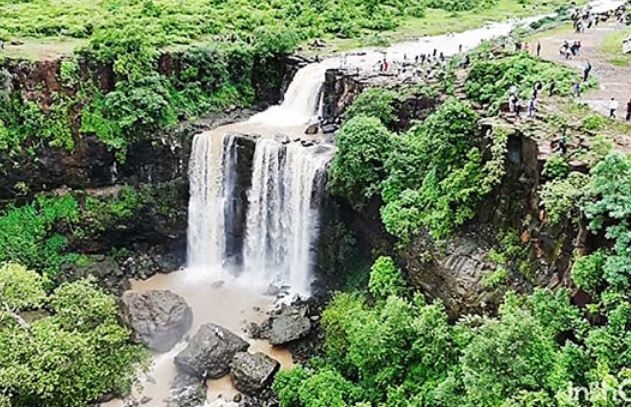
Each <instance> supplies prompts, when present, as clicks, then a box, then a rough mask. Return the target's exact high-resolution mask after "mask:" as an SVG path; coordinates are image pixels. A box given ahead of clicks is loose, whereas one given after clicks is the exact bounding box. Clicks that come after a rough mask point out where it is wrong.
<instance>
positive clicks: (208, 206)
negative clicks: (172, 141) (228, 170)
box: [187, 133, 225, 269]
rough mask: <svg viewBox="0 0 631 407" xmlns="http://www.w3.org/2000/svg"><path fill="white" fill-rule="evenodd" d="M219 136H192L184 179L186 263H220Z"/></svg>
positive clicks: (206, 264)
mask: <svg viewBox="0 0 631 407" xmlns="http://www.w3.org/2000/svg"><path fill="white" fill-rule="evenodd" d="M223 152H224V148H223V139H222V138H221V137H214V135H213V134H212V133H201V134H198V135H196V136H195V138H194V139H193V146H192V152H191V159H190V163H189V171H188V178H189V182H190V195H191V196H190V199H189V204H188V234H187V243H188V253H187V255H188V259H187V263H188V266H189V267H191V268H196V269H197V268H208V267H213V266H216V265H220V264H221V261H222V259H223V253H224V243H225V239H224V222H223V212H224V203H223V198H222V192H223V185H222V179H223V177H222V162H223V160H222V156H223Z"/></svg>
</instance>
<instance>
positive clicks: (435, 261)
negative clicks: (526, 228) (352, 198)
mask: <svg viewBox="0 0 631 407" xmlns="http://www.w3.org/2000/svg"><path fill="white" fill-rule="evenodd" d="M427 242H428V238H427V237H419V238H417V239H415V240H414V242H412V244H410V245H409V246H408V247H407V248H406V250H405V253H404V254H403V255H402V257H403V259H404V261H405V269H406V270H407V273H408V276H409V279H410V281H411V282H412V284H414V285H415V286H416V287H418V288H420V289H421V290H422V291H423V292H424V293H426V294H427V295H429V296H430V297H433V298H438V299H440V300H442V301H443V303H444V304H445V306H446V308H447V309H448V310H449V312H450V314H452V315H454V316H456V315H460V314H461V313H464V312H466V311H470V310H472V309H473V308H476V307H479V306H480V305H481V304H482V303H485V302H486V301H491V298H489V293H487V292H486V291H485V290H484V288H483V287H482V285H481V282H482V279H483V277H484V276H485V274H486V273H488V272H490V271H492V270H493V265H492V264H490V263H489V262H488V261H487V260H486V256H487V254H488V252H489V250H490V247H489V245H488V244H487V243H486V242H484V241H482V240H481V239H479V238H477V237H475V236H463V237H456V238H454V239H452V240H451V241H449V242H448V243H447V245H446V248H445V249H444V254H443V255H441V256H435V257H434V256H431V257H430V258H428V256H427V253H428V250H432V249H431V248H430V247H429V246H428V245H427Z"/></svg>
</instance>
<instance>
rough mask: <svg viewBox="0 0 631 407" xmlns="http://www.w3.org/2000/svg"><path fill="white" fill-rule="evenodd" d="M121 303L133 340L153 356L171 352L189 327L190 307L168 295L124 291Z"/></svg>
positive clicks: (178, 297)
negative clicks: (152, 351)
mask: <svg viewBox="0 0 631 407" xmlns="http://www.w3.org/2000/svg"><path fill="white" fill-rule="evenodd" d="M122 302H123V304H124V305H125V315H127V316H128V319H129V321H128V323H129V324H130V325H131V327H132V328H133V330H134V333H135V338H136V340H137V341H139V342H140V343H143V344H145V345H146V346H147V347H148V348H149V349H151V350H154V351H157V352H167V351H169V350H171V348H173V346H174V345H175V344H176V343H178V342H179V341H180V340H182V338H183V337H184V335H185V334H186V333H187V332H188V330H189V329H190V328H191V325H192V324H193V311H192V310H191V307H190V306H189V305H188V304H187V303H186V301H185V300H184V299H183V298H182V297H180V296H179V295H177V294H175V293H173V292H171V291H167V290H151V291H146V292H136V291H127V292H126V293H125V294H123V297H122Z"/></svg>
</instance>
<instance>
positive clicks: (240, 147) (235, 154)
mask: <svg viewBox="0 0 631 407" xmlns="http://www.w3.org/2000/svg"><path fill="white" fill-rule="evenodd" d="M232 137H234V139H233V143H232V145H227V146H226V147H227V148H228V149H229V151H228V154H227V157H226V159H227V160H228V162H224V168H227V169H229V171H231V172H232V174H230V175H229V176H230V177H232V180H233V182H232V185H231V191H229V193H228V194H227V196H229V197H230V199H229V200H227V202H226V204H225V208H224V209H225V211H224V216H225V222H224V225H228V226H227V227H226V246H225V250H226V255H227V258H228V263H229V265H232V266H239V265H241V264H242V263H243V259H242V254H243V242H244V240H245V228H246V221H247V213H248V191H249V189H250V186H251V185H252V168H253V165H254V150H255V148H256V139H257V136H250V135H245V134H236V135H233V136H232ZM229 140H230V138H229V137H226V142H227V143H228V142H229Z"/></svg>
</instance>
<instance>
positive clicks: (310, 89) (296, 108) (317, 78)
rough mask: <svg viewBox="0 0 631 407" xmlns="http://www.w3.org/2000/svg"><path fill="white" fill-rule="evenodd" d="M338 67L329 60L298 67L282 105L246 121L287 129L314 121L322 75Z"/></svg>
mask: <svg viewBox="0 0 631 407" xmlns="http://www.w3.org/2000/svg"><path fill="white" fill-rule="evenodd" d="M338 65H339V60H338V58H329V59H325V60H324V61H322V62H318V63H313V64H309V65H307V66H305V67H303V68H300V69H299V70H298V72H296V75H295V77H294V79H293V80H292V81H291V83H290V84H289V87H288V88H287V91H286V92H285V95H284V97H283V102H282V104H280V105H277V106H272V107H270V108H269V109H267V110H266V111H264V112H262V113H259V114H256V115H254V116H252V117H251V118H250V120H249V122H250V123H259V124H264V125H269V126H274V127H290V126H300V125H303V124H307V123H309V122H311V121H313V120H314V119H317V116H318V107H319V103H320V93H321V89H322V85H323V84H324V74H325V73H326V70H327V69H330V68H335V67H337V66H338Z"/></svg>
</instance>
